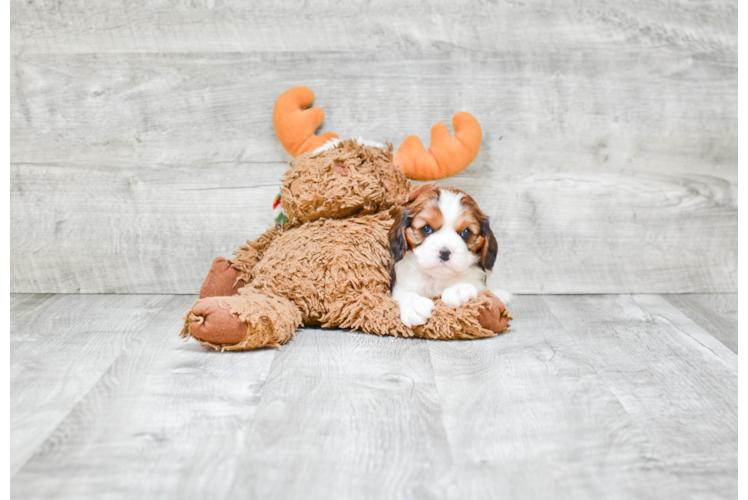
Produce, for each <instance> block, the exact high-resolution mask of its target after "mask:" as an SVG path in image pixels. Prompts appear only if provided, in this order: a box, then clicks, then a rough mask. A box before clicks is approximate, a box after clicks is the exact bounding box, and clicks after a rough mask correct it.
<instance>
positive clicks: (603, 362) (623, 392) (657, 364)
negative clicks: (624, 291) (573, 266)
mask: <svg viewBox="0 0 748 500" xmlns="http://www.w3.org/2000/svg"><path fill="white" fill-rule="evenodd" d="M543 300H544V302H546V303H547V304H548V306H549V308H550V309H551V311H552V312H553V313H554V314H555V315H556V317H557V318H558V319H559V321H560V322H561V324H562V325H563V326H564V328H565V329H566V330H567V331H568V332H569V335H570V336H571V337H572V338H573V339H574V341H575V342H576V343H577V344H578V345H579V346H580V347H581V348H582V349H583V350H584V351H585V353H586V354H587V356H588V359H589V360H590V361H591V362H592V363H593V366H594V368H595V369H596V370H597V372H598V373H599V374H600V376H601V377H602V378H603V380H604V381H605V383H606V384H607V385H608V386H609V387H610V389H611V390H612V391H613V393H614V394H615V395H616V396H617V397H618V399H619V400H620V401H621V404H622V405H623V407H624V408H625V410H626V412H628V414H629V415H631V417H632V418H633V420H634V422H636V424H637V425H638V426H639V428H640V429H641V430H642V431H643V433H644V435H645V437H646V439H647V440H648V442H649V443H650V447H649V450H648V454H647V457H648V461H649V467H650V468H651V469H653V470H656V471H659V478H660V482H658V483H657V484H651V486H652V487H653V488H656V491H659V492H660V493H661V494H660V496H659V497H660V498H663V497H669V498H684V497H690V498H735V497H736V496H737V486H738V483H737V466H738V456H737V445H738V408H737V386H738V380H737V355H736V354H735V353H733V352H732V351H730V350H729V349H728V348H727V347H725V346H724V345H723V344H722V343H720V342H719V341H717V340H716V339H715V338H713V337H711V336H710V335H709V334H708V333H707V332H705V331H703V330H702V329H701V328H699V327H698V326H697V325H696V324H695V323H693V322H691V321H684V318H685V315H683V313H681V312H680V311H679V310H678V309H677V308H675V307H673V306H672V305H670V304H669V303H668V302H667V301H666V300H665V299H664V298H662V297H658V296H643V297H642V296H637V295H634V296H625V295H624V296H577V297H574V296H569V297H563V296H546V297H543ZM685 319H687V318H685Z"/></svg>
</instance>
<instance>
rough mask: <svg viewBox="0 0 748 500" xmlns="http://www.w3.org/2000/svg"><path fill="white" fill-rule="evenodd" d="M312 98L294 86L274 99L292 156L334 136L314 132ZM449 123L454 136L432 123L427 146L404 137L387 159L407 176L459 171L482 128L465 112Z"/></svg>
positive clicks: (319, 115)
mask: <svg viewBox="0 0 748 500" xmlns="http://www.w3.org/2000/svg"><path fill="white" fill-rule="evenodd" d="M313 101H314V92H312V91H311V90H310V89H308V88H307V87H294V88H292V89H289V90H287V91H285V92H284V93H283V94H281V96H280V97H278V100H277V101H276V102H275V107H274V108H273V126H274V128H275V133H276V135H277V136H278V139H279V140H280V142H281V144H282V145H283V147H284V148H285V149H286V151H288V152H289V153H290V154H291V155H292V156H294V157H299V156H301V155H303V154H304V153H309V152H313V151H315V150H317V149H318V148H320V147H321V146H323V145H325V144H326V143H328V144H329V142H328V141H331V140H334V139H337V137H338V135H337V134H335V133H333V132H325V133H324V134H322V135H314V132H315V131H316V130H317V127H319V126H320V125H321V124H322V120H324V119H325V112H324V111H322V109H320V108H310V107H309V106H311V105H312V102H313ZM452 127H453V128H454V131H455V135H454V137H453V136H451V135H450V134H449V131H448V130H447V126H446V125H444V123H442V122H439V123H437V124H436V125H434V126H433V127H432V128H431V144H430V145H429V149H428V150H426V149H424V147H423V144H422V143H421V140H420V139H419V138H418V137H416V136H414V135H410V136H408V137H406V138H405V140H404V141H403V143H402V144H401V145H400V148H398V150H397V152H396V153H395V154H394V155H391V151H390V155H391V159H390V161H391V162H392V163H394V164H395V165H396V166H397V167H399V168H400V169H401V170H402V171H403V173H404V174H405V175H406V176H407V177H408V178H410V179H413V180H418V181H429V180H437V179H445V178H447V177H451V176H453V175H455V174H457V173H459V172H461V171H462V170H464V169H465V168H467V166H468V165H470V163H471V162H472V161H473V160H474V159H475V157H476V156H477V154H478V150H479V149H480V144H481V140H482V138H483V132H482V131H481V127H480V124H479V123H478V121H477V120H476V119H475V118H474V117H473V116H472V115H471V114H469V113H465V112H460V113H457V114H455V115H454V116H453V117H452ZM294 168H295V167H294ZM284 206H285V204H284Z"/></svg>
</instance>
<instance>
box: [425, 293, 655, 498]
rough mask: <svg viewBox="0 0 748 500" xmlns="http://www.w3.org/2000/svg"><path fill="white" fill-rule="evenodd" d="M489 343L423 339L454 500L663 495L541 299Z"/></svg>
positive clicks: (609, 399) (634, 433)
mask: <svg viewBox="0 0 748 500" xmlns="http://www.w3.org/2000/svg"><path fill="white" fill-rule="evenodd" d="M510 308H511V311H512V314H513V316H514V317H515V320H514V321H512V326H511V329H510V330H509V331H508V332H506V333H504V334H502V335H500V336H499V337H496V338H492V339H486V340H480V341H469V342H432V343H430V344H429V349H430V352H431V358H432V360H433V365H434V373H435V376H436V383H437V388H438V390H439V398H440V400H441V402H442V407H443V413H444V423H445V427H446V430H447V434H448V436H449V443H450V447H451V449H452V454H453V457H454V462H455V476H456V477H457V480H458V484H459V488H460V498H466V499H467V498H475V499H482V498H518V499H531V498H538V499H545V498H578V499H582V498H590V499H598V498H653V499H655V498H666V497H664V496H662V495H661V494H660V493H662V492H661V490H658V484H659V483H661V481H660V480H659V479H658V476H659V475H660V472H659V471H658V470H657V469H656V468H652V467H650V464H649V453H650V444H649V443H648V442H647V440H646V438H645V436H644V433H643V432H642V430H641V429H639V428H638V427H637V425H636V424H635V423H634V420H633V419H632V418H631V416H630V415H628V414H627V413H626V410H625V409H624V408H623V406H622V405H621V403H620V402H619V401H618V399H617V398H616V396H615V395H614V394H613V392H611V390H610V389H609V388H608V386H607V385H606V384H605V382H604V381H603V379H602V378H601V376H600V375H599V374H598V373H597V371H596V370H595V367H594V364H593V362H592V361H590V360H589V359H588V355H587V353H585V352H584V351H583V350H582V349H581V348H580V346H579V345H577V344H576V343H575V342H574V340H573V339H572V338H571V337H570V336H569V333H568V332H567V331H566V330H565V329H564V327H563V326H561V324H560V323H559V322H558V320H557V319H556V318H555V316H554V315H553V314H552V313H551V312H550V311H549V310H548V307H547V306H546V305H545V304H544V302H543V299H542V298H541V297H533V296H520V297H517V299H516V300H515V302H513V303H512V304H511V307H510Z"/></svg>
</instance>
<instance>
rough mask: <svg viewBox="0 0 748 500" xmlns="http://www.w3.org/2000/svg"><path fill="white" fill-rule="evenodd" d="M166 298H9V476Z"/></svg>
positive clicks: (76, 296)
mask: <svg viewBox="0 0 748 500" xmlns="http://www.w3.org/2000/svg"><path fill="white" fill-rule="evenodd" d="M166 302H168V297H164V296H149V295H136V296H132V295H130V296H128V295H97V296H78V295H58V296H53V297H44V296H42V297H39V296H23V297H15V298H14V299H13V300H11V315H10V361H11V365H10V404H11V414H10V432H11V439H10V458H11V461H10V472H11V475H13V474H15V473H16V472H17V471H18V470H19V469H20V468H21V467H22V466H23V465H24V464H25V463H26V462H27V460H28V459H29V458H30V457H31V456H32V454H33V453H34V452H35V450H36V449H37V448H38V447H39V446H40V445H41V444H42V443H43V442H44V441H45V440H46V439H47V438H48V437H49V436H50V434H51V433H52V432H53V431H54V430H55V428H57V427H58V426H59V425H60V423H61V422H62V421H63V420H64V419H65V418H66V417H67V416H68V414H69V413H70V412H71V410H72V409H73V408H74V407H75V405H77V404H78V402H79V401H80V400H81V399H82V398H83V397H84V396H85V395H86V393H88V391H89V390H90V389H91V388H92V387H94V386H95V385H96V384H97V382H98V381H99V378H100V377H101V375H102V374H103V373H104V372H105V371H106V370H107V369H108V368H109V367H110V365H111V364H112V363H113V362H114V360H115V359H117V357H118V356H119V355H120V354H121V353H122V352H123V351H124V350H125V349H126V348H127V346H128V344H129V343H130V342H131V341H132V340H133V339H134V338H135V337H136V336H137V335H138V334H139V333H140V331H141V330H142V329H143V328H144V327H145V326H146V325H147V324H148V322H149V321H150V320H151V319H152V318H153V317H154V316H155V315H156V313H157V312H158V311H159V310H161V308H162V307H164V305H165V304H166Z"/></svg>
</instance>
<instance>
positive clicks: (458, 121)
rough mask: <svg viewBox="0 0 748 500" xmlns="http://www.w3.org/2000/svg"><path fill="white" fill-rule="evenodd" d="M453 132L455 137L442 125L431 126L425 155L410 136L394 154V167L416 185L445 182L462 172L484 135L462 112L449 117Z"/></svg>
mask: <svg viewBox="0 0 748 500" xmlns="http://www.w3.org/2000/svg"><path fill="white" fill-rule="evenodd" d="M452 128H454V131H455V135H454V137H452V136H451V135H449V130H447V126H446V125H444V123H442V122H439V123H437V124H436V125H434V126H433V127H432V128H431V144H430V145H429V150H428V151H426V150H425V149H424V148H423V144H422V143H421V140H420V139H419V138H418V137H416V136H415V135H409V136H408V137H406V138H405V140H404V141H403V143H402V144H401V145H400V148H399V149H398V150H397V153H395V158H394V161H395V164H396V165H398V166H399V167H400V168H401V169H402V171H403V172H404V173H405V175H407V176H408V177H409V178H411V179H413V180H416V181H434V180H437V179H445V178H447V177H451V176H453V175H455V174H458V173H460V172H462V171H463V170H465V168H466V167H467V166H468V165H470V163H471V162H472V161H473V160H474V159H475V157H476V156H477V154H478V150H479V149H480V143H481V140H482V138H483V132H482V131H481V128H480V124H479V123H478V120H476V119H475V118H474V117H473V115H471V114H470V113H465V112H464V111H461V112H459V113H457V114H456V115H454V116H453V117H452Z"/></svg>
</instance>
